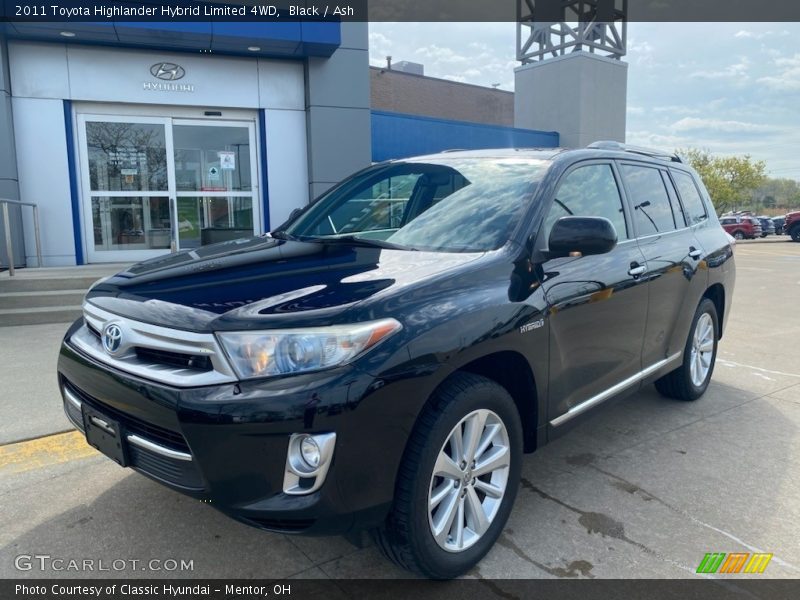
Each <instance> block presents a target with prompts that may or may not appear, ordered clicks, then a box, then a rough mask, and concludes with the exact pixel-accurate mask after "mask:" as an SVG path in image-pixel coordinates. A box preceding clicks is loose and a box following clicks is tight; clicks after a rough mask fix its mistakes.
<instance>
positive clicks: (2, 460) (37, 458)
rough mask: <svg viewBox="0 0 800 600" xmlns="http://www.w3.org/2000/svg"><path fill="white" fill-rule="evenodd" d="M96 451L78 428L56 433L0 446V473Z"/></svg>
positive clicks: (78, 456) (16, 471)
mask: <svg viewBox="0 0 800 600" xmlns="http://www.w3.org/2000/svg"><path fill="white" fill-rule="evenodd" d="M96 454H97V451H96V450H95V449H94V448H92V447H91V446H90V445H89V444H87V443H86V438H84V437H83V434H82V433H80V432H79V431H68V432H66V433H56V434H54V435H48V436H45V437H40V438H36V439H34V440H28V441H27V442H16V443H14V444H6V445H4V446H0V474H6V473H24V472H25V471H32V470H34V469H41V468H43V467H49V466H51V465H58V464H61V463H65V462H69V461H71V460H76V459H78V458H86V457H88V456H94V455H96Z"/></svg>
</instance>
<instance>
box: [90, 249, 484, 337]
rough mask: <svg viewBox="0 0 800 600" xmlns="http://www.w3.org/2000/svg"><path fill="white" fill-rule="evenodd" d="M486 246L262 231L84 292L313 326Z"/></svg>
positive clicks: (165, 312) (213, 320) (177, 315)
mask: <svg viewBox="0 0 800 600" xmlns="http://www.w3.org/2000/svg"><path fill="white" fill-rule="evenodd" d="M480 256H481V255H480V254H454V253H438V252H415V251H405V250H387V249H380V248H371V247H360V246H351V245H339V244H323V243H315V242H296V241H286V240H277V239H274V238H271V237H267V236H263V237H256V238H250V239H245V240H233V241H230V242H223V243H221V244H214V245H211V246H204V247H202V248H198V249H195V250H188V251H182V252H178V253H176V254H170V255H166V256H163V257H159V258H156V259H152V260H148V261H145V262H142V263H139V264H136V265H133V266H132V267H130V268H129V269H127V270H126V271H123V272H121V273H118V274H117V275H115V276H113V277H111V278H109V279H106V280H104V281H101V282H100V283H98V284H96V285H95V286H94V287H92V289H91V290H90V291H89V293H88V294H87V301H89V302H91V303H92V304H94V305H96V306H99V307H100V308H103V309H105V310H108V311H110V312H112V313H115V314H118V315H121V316H126V317H129V318H131V319H135V320H137V321H144V322H147V323H152V324H156V325H163V326H167V327H173V328H178V329H186V330H192V331H211V330H233V329H258V328H263V327H270V328H275V327H297V326H309V327H311V326H319V325H327V324H331V323H332V322H335V320H336V319H337V318H341V317H342V314H343V313H344V312H346V311H347V310H349V309H351V308H353V307H355V306H356V305H359V304H362V303H364V302H366V301H369V300H371V299H375V298H379V297H384V296H385V295H387V294H394V293H396V292H397V291H399V290H401V289H404V288H406V287H408V286H410V285H414V284H419V282H420V281H422V280H424V279H426V278H429V277H432V276H436V275H439V274H442V273H445V272H448V271H450V270H452V269H455V268H458V267H459V266H461V265H464V264H466V263H469V262H471V261H474V260H475V259H476V258H478V257H480Z"/></svg>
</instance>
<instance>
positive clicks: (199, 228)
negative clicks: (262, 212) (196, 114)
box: [172, 119, 256, 248]
mask: <svg viewBox="0 0 800 600" xmlns="http://www.w3.org/2000/svg"><path fill="white" fill-rule="evenodd" d="M172 136H173V143H174V147H175V155H174V158H175V183H176V198H177V205H178V207H177V214H178V227H177V229H178V240H179V245H180V247H181V248H196V247H198V246H203V245H205V244H211V243H214V242H221V241H224V240H231V239H236V238H240V237H245V236H247V235H251V234H252V232H253V228H254V226H255V225H256V219H255V218H254V200H255V196H254V192H255V191H254V185H253V182H254V177H253V165H255V162H256V158H255V144H254V138H255V130H254V125H253V124H252V123H245V124H243V123H232V122H220V121H212V122H209V121H190V120H182V121H179V120H177V119H176V120H175V121H174V123H173V127H172Z"/></svg>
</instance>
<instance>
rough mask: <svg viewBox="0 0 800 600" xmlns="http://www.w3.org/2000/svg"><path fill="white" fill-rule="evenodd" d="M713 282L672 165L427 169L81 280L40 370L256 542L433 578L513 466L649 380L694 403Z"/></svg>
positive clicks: (722, 239)
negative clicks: (329, 548)
mask: <svg viewBox="0 0 800 600" xmlns="http://www.w3.org/2000/svg"><path fill="white" fill-rule="evenodd" d="M734 276H735V270H734V261H733V248H732V246H731V244H730V242H729V237H728V236H727V235H726V234H725V232H724V231H723V229H722V228H721V227H720V225H719V222H718V220H717V217H716V215H715V214H714V210H713V208H712V206H711V203H710V201H709V198H708V194H707V192H706V190H705V188H704V187H703V184H702V183H701V181H700V179H699V177H698V176H697V174H696V173H695V172H694V171H693V170H691V169H690V168H689V167H687V166H686V165H685V164H682V163H681V162H680V160H679V159H678V158H677V157H670V156H663V155H659V154H657V153H655V152H651V151H647V150H642V149H632V148H629V147H626V146H622V145H620V144H616V143H611V142H604V143H596V144H593V145H592V146H590V147H589V148H587V149H581V150H553V149H548V150H496V151H490V150H484V151H471V152H447V153H442V154H437V155H433V156H425V157H420V158H414V159H408V160H399V161H393V162H387V163H382V164H377V165H374V166H371V167H369V168H367V169H365V170H363V171H361V172H359V173H357V174H356V175H353V176H352V177H350V178H349V179H347V180H345V181H344V182H342V183H341V184H340V185H338V186H337V187H335V188H334V189H332V190H331V191H329V192H327V193H326V194H325V195H323V196H322V197H320V198H319V199H318V200H317V201H316V202H314V203H313V204H311V205H310V206H308V207H306V208H305V209H304V210H302V211H300V212H299V213H298V214H294V215H293V216H292V217H291V218H290V219H289V221H288V222H287V223H285V224H284V225H283V226H281V227H280V228H279V229H277V230H274V231H273V232H272V233H271V234H268V235H264V236H261V237H255V238H250V239H242V240H236V241H229V242H224V243H221V244H217V245H212V246H206V247H202V248H199V249H195V250H192V251H186V252H179V253H176V254H171V255H167V256H164V257H161V258H157V259H154V260H149V261H147V262H143V263H140V264H137V265H134V266H132V267H130V268H129V269H127V270H125V271H123V272H121V273H119V274H117V275H115V276H113V277H111V278H109V279H106V280H104V281H101V282H98V283H97V284H95V285H94V286H93V287H92V289H91V290H90V291H89V293H88V295H87V297H86V301H85V304H84V315H83V318H81V319H79V320H78V321H77V322H76V323H75V324H74V325H73V326H72V327H71V328H70V329H69V331H68V332H67V334H66V337H65V339H64V342H63V345H62V347H61V354H60V358H59V363H58V377H59V383H60V388H61V390H62V392H63V399H64V407H65V410H66V413H67V416H68V417H69V419H70V420H71V421H72V423H73V424H74V425H75V426H76V427H78V428H79V429H81V430H82V431H84V432H85V434H86V437H87V440H88V442H89V443H90V444H91V445H93V446H95V447H96V448H98V449H99V450H100V451H101V452H103V453H105V454H106V455H108V456H109V457H110V458H112V459H113V460H115V461H116V462H118V463H119V464H120V465H123V466H129V467H132V468H134V469H136V470H137V471H139V472H141V473H143V474H144V475H147V476H148V477H151V478H153V479H155V480H157V481H159V482H161V483H163V484H164V485H167V486H169V487H171V488H173V489H175V490H178V491H180V492H184V493H187V494H191V495H193V496H196V497H199V498H202V499H204V500H206V501H209V502H210V504H211V505H212V506H214V507H216V508H217V509H219V510H221V511H223V512H225V513H227V514H228V515H230V516H231V517H233V518H235V519H238V520H240V521H243V522H245V523H248V524H250V525H253V526H256V527H260V528H263V529H268V530H274V531H281V532H287V533H296V534H299V533H305V534H310V535H323V534H346V535H354V534H355V533H357V532H362V531H365V530H371V531H373V532H374V535H375V538H376V540H377V542H378V545H379V546H380V548H381V549H382V550H383V552H384V553H385V554H386V555H387V556H388V557H389V558H391V559H392V560H394V561H395V562H397V563H398V564H399V565H401V566H403V567H406V568H408V569H411V570H413V571H416V572H418V573H422V574H424V575H427V576H429V577H435V578H448V577H454V576H457V575H459V574H461V573H464V572H465V571H466V570H468V569H469V568H470V567H471V566H472V565H474V564H475V563H477V562H478V561H479V560H480V559H481V558H482V557H483V556H484V555H485V554H486V552H488V550H489V549H490V548H491V546H492V544H494V542H495V540H496V539H497V537H498V536H499V534H500V532H501V531H502V528H503V526H504V523H505V522H506V519H507V518H508V516H509V513H510V512H511V508H512V505H513V503H514V498H515V496H516V492H517V485H518V481H519V477H520V465H521V461H522V455H523V453H526V452H533V451H534V450H536V449H537V448H538V447H540V446H542V445H544V444H546V443H547V442H548V441H550V440H552V439H554V438H555V437H556V436H558V435H560V434H562V433H563V432H565V431H566V430H568V429H569V428H570V427H571V426H573V425H575V424H576V423H579V422H580V421H582V420H583V418H584V417H586V416H587V415H588V414H589V413H591V412H593V410H594V409H596V408H597V407H598V406H599V405H601V404H602V403H603V402H604V401H606V400H609V399H611V398H613V397H619V396H621V395H624V394H630V393H632V392H635V391H637V390H639V389H640V388H641V387H642V386H645V385H647V384H649V383H652V382H655V385H656V387H657V388H658V390H659V391H660V392H661V393H662V394H664V395H666V396H670V397H673V398H678V399H681V400H695V399H697V398H698V397H699V396H701V395H702V394H703V393H704V392H705V390H706V387H707V386H708V384H709V380H710V378H711V374H712V372H713V369H714V359H715V356H716V351H717V341H718V340H719V339H720V337H721V335H722V331H723V324H724V322H725V318H726V317H727V315H728V314H729V306H730V301H731V294H732V291H733V283H734ZM359 536H360V534H359Z"/></svg>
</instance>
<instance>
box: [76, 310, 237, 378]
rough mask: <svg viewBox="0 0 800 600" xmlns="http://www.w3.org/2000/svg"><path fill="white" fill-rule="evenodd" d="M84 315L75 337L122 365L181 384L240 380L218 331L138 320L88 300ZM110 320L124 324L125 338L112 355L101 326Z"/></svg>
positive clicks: (99, 356)
mask: <svg viewBox="0 0 800 600" xmlns="http://www.w3.org/2000/svg"><path fill="white" fill-rule="evenodd" d="M83 318H84V321H85V323H84V325H83V326H82V327H81V328H79V329H78V330H77V331H76V332H75V333H73V334H72V337H71V338H70V343H71V344H72V345H73V346H74V347H75V348H77V349H78V350H80V351H81V352H83V353H85V354H87V355H89V356H91V357H92V358H94V359H96V360H98V361H100V362H103V363H105V364H107V365H110V366H112V367H114V368H117V369H119V370H120V371H125V372H126V373H131V374H132V375H138V376H140V377H143V378H145V379H150V380H153V381H158V382H161V383H168V384H170V385H174V386H177V387H193V386H200V385H215V384H221V383H231V382H234V381H236V375H235V374H234V373H233V371H232V370H231V368H230V365H229V364H228V361H227V360H226V358H225V356H224V354H223V353H222V349H221V348H220V346H219V344H218V343H217V340H216V338H215V337H214V335H213V334H210V333H193V332H190V331H181V330H179V329H170V328H168V327H160V326H158V325H150V324H149V323H142V322H141V321H134V320H132V319H128V318H125V317H120V316H118V315H115V314H113V313H110V312H108V311H105V310H103V309H101V308H98V307H97V306H94V305H93V304H90V303H88V302H86V303H84V305H83ZM110 323H114V324H115V325H118V326H119V327H120V329H121V330H122V340H123V341H122V344H121V346H120V348H119V349H118V350H117V352H115V353H114V354H113V355H112V354H109V353H108V352H106V350H105V348H104V347H103V343H102V332H103V331H104V330H105V328H106V326H107V325H109V324H110Z"/></svg>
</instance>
